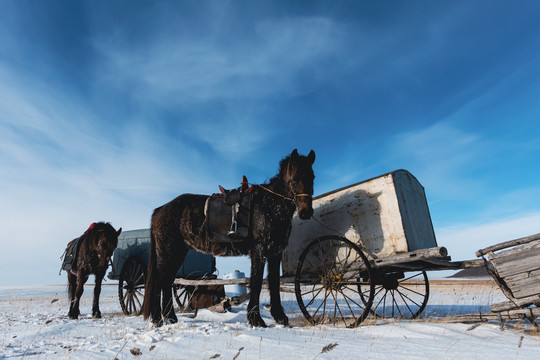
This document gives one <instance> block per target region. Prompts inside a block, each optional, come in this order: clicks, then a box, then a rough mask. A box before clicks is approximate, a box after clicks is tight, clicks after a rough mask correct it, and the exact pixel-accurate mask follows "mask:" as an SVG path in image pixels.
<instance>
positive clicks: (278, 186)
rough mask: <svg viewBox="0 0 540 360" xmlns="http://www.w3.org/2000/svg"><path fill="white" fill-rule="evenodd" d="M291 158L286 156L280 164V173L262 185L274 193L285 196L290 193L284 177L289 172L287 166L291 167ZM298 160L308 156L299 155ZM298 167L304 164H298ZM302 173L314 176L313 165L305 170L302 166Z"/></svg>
mask: <svg viewBox="0 0 540 360" xmlns="http://www.w3.org/2000/svg"><path fill="white" fill-rule="evenodd" d="M291 158H292V155H291V154H289V155H287V156H285V157H284V158H282V159H281V161H280V162H279V172H278V173H277V174H276V175H275V176H273V177H272V178H270V179H269V180H268V181H267V182H266V183H264V184H262V185H267V186H268V187H269V188H271V189H272V190H273V191H275V192H277V193H280V194H284V193H286V192H287V191H289V190H288V187H287V184H286V183H285V178H284V176H285V173H286V171H287V166H289V163H290V161H291ZM297 158H306V156H304V155H297ZM297 165H302V164H301V163H298V162H297ZM300 171H301V172H306V171H310V172H311V175H313V169H312V168H311V164H309V167H305V168H304V166H302V168H301V169H300ZM313 177H315V176H314V175H313Z"/></svg>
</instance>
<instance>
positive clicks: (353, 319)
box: [295, 235, 374, 328]
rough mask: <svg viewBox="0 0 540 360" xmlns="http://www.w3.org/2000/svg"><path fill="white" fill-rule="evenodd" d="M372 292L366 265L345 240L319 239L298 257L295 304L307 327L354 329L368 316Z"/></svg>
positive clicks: (354, 247)
mask: <svg viewBox="0 0 540 360" xmlns="http://www.w3.org/2000/svg"><path fill="white" fill-rule="evenodd" d="M373 290H374V285H373V282H372V280H371V266H370V264H369V261H368V259H367V257H366V256H365V255H364V253H363V252H362V251H361V250H360V248H359V247H358V246H357V245H356V244H354V243H352V242H351V241H349V240H348V239H345V238H343V237H339V236H333V235H330V236H323V237H320V238H317V239H315V240H313V241H312V242H311V243H310V244H309V245H308V246H307V247H306V248H305V249H304V251H303V252H302V254H301V255H300V258H299V260H298V266H297V268H296V276H295V293H296V300H297V301H298V306H299V307H300V310H301V311H302V313H303V314H304V316H305V318H306V319H307V320H308V321H309V322H310V323H311V324H314V325H316V324H327V323H330V324H334V325H338V324H343V325H344V326H346V327H349V328H352V327H356V326H358V325H359V324H360V323H361V322H362V321H363V320H364V319H365V318H366V317H367V316H368V314H369V311H370V308H371V304H372V302H373V295H374V291H373Z"/></svg>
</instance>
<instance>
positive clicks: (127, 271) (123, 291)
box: [118, 256, 146, 315]
mask: <svg viewBox="0 0 540 360" xmlns="http://www.w3.org/2000/svg"><path fill="white" fill-rule="evenodd" d="M145 282H146V266H144V263H143V262H142V260H141V259H140V258H139V257H137V256H132V257H130V258H128V259H127V260H126V262H125V263H124V266H123V267H122V271H121V272H120V278H119V280H118V298H119V299H120V306H121V307H122V311H123V312H124V314H126V315H139V314H140V313H141V308H142V303H143V299H144V286H145Z"/></svg>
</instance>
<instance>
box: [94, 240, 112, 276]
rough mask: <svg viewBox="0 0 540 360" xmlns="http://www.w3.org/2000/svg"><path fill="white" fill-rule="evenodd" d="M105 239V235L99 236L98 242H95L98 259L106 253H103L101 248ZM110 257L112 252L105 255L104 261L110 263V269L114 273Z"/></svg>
mask: <svg viewBox="0 0 540 360" xmlns="http://www.w3.org/2000/svg"><path fill="white" fill-rule="evenodd" d="M104 241H105V237H104V236H103V237H100V239H99V241H98V244H97V256H98V259H99V260H101V259H102V258H103V257H105V256H106V254H104V249H103V242H104ZM111 257H112V254H111V255H108V256H106V258H105V263H110V264H111V267H112V271H113V273H116V272H115V271H114V265H113V262H112V260H111Z"/></svg>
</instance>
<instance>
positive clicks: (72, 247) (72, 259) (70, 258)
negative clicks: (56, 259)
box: [62, 235, 84, 271]
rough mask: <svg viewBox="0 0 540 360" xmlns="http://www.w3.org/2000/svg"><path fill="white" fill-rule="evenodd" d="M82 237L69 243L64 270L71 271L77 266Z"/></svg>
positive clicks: (63, 263) (63, 265)
mask: <svg viewBox="0 0 540 360" xmlns="http://www.w3.org/2000/svg"><path fill="white" fill-rule="evenodd" d="M83 236H84V235H83ZM81 238H82V236H81V237H79V238H77V239H74V240H72V241H71V242H70V243H69V244H68V248H67V249H66V253H65V255H64V261H63V262H62V270H65V271H70V270H71V269H73V267H74V266H75V263H76V262H77V253H78V250H79V243H80V242H81V241H80V240H81Z"/></svg>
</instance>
